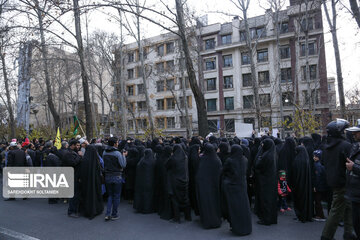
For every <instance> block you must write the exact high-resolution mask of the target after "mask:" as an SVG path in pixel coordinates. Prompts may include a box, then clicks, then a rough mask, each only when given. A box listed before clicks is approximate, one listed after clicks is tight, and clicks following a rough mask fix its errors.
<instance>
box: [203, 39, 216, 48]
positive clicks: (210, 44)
mask: <svg viewBox="0 0 360 240" xmlns="http://www.w3.org/2000/svg"><path fill="white" fill-rule="evenodd" d="M214 48H215V38H211V39H207V40H205V50H209V49H214Z"/></svg>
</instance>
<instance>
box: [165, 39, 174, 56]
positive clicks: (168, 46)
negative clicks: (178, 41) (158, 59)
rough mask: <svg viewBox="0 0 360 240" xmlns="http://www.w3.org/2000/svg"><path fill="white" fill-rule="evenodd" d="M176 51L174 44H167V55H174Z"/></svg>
mask: <svg viewBox="0 0 360 240" xmlns="http://www.w3.org/2000/svg"><path fill="white" fill-rule="evenodd" d="M174 51H175V44H174V42H169V43H166V54H169V53H174Z"/></svg>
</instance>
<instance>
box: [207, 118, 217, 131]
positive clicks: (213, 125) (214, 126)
mask: <svg viewBox="0 0 360 240" xmlns="http://www.w3.org/2000/svg"><path fill="white" fill-rule="evenodd" d="M208 125H209V131H210V132H217V130H218V120H216V119H215V120H208Z"/></svg>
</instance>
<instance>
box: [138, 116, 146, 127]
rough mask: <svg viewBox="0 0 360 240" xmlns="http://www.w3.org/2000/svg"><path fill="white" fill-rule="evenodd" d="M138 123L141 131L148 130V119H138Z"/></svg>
mask: <svg viewBox="0 0 360 240" xmlns="http://www.w3.org/2000/svg"><path fill="white" fill-rule="evenodd" d="M137 123H138V127H139V128H140V129H146V128H147V120H146V118H142V119H138V120H137Z"/></svg>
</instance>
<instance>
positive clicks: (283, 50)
mask: <svg viewBox="0 0 360 240" xmlns="http://www.w3.org/2000/svg"><path fill="white" fill-rule="evenodd" d="M290 57H291V55H290V46H288V45H286V46H280V58H281V59H286V58H290Z"/></svg>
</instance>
